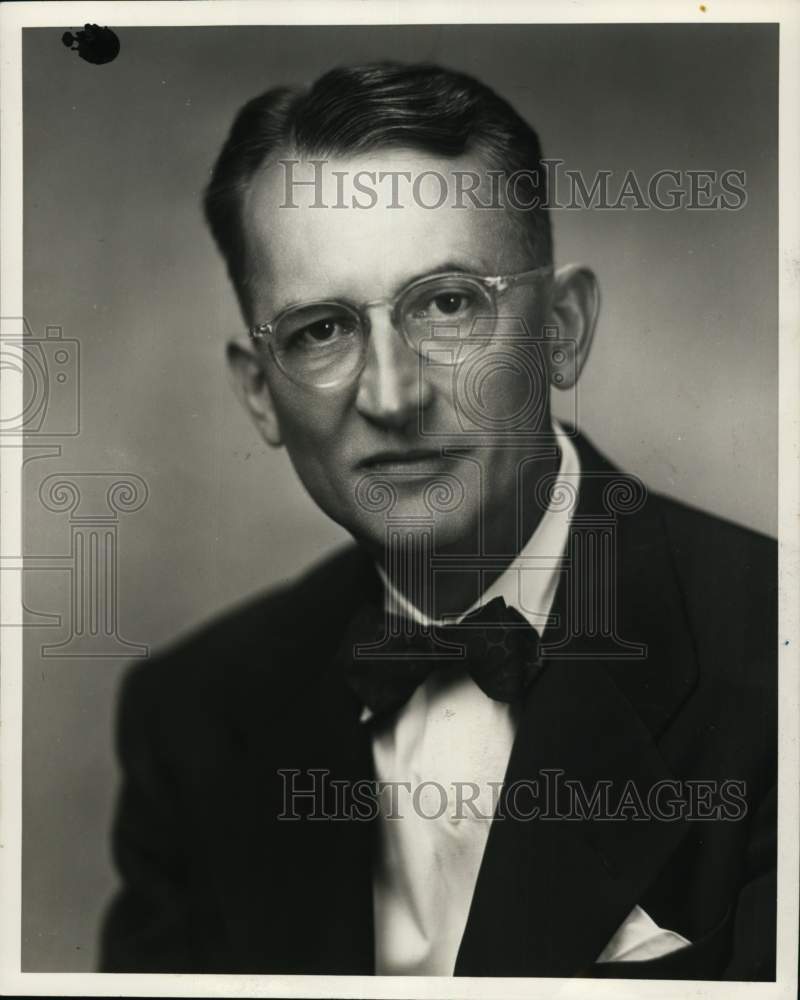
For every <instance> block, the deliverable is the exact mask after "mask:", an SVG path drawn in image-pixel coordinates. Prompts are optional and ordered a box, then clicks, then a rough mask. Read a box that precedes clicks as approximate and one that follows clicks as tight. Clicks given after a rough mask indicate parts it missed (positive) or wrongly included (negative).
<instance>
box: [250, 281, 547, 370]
mask: <svg viewBox="0 0 800 1000" xmlns="http://www.w3.org/2000/svg"><path fill="white" fill-rule="evenodd" d="M552 273H553V267H552V265H550V264H546V265H542V266H540V267H534V268H531V269H529V270H527V271H517V272H515V273H512V274H493V275H479V274H471V273H469V272H467V271H443V272H441V273H436V272H433V273H432V274H425V275H422V276H421V277H419V278H415V279H414V280H413V281H410V282H409V283H408V284H407V285H405V286H404V287H403V288H401V289H400V291H399V292H398V293H397V295H395V296H394V297H393V298H382V299H370V300H369V301H368V302H364V303H362V304H361V305H360V306H356V305H355V304H354V303H352V302H349V301H347V300H346V299H314V300H312V301H309V302H299V303H295V304H294V305H290V306H287V307H286V308H285V309H281V311H280V312H278V313H277V314H276V315H275V316H273V318H272V319H271V320H268V321H267V322H265V323H257V324H256V325H255V326H251V327H248V330H247V333H248V335H249V337H250V339H251V340H252V341H253V342H254V343H256V344H258V345H263V344H267V345H268V347H269V350H270V353H271V355H272V357H273V360H274V361H275V364H276V365H277V366H278V368H279V369H280V370H281V371H282V372H283V374H284V375H285V376H286V377H287V378H288V379H290V380H291V381H292V382H294V383H296V384H297V385H300V386H302V387H303V388H306V389H332V388H336V387H339V386H341V385H344V384H346V383H349V382H351V381H354V380H355V379H357V378H358V376H359V375H360V374H361V372H362V371H363V370H364V363H365V362H366V357H367V355H366V352H364V357H363V359H362V362H361V365H360V366H359V367H358V368H357V369H355V370H354V371H353V373H352V375H348V376H347V377H346V378H342V379H339V380H337V381H336V382H332V383H327V384H323V385H315V384H314V383H313V382H305V381H303V380H302V379H299V378H297V376H295V375H292V373H291V372H289V371H287V370H286V368H285V367H284V366H283V365H282V364H281V361H280V358H279V356H278V353H277V351H276V350H275V344H274V340H273V337H274V335H275V331H276V329H277V328H278V326H279V324H280V323H281V321H282V320H284V319H285V318H286V317H287V316H289V315H291V314H292V313H294V312H296V311H298V310H300V309H309V308H314V307H317V308H322V307H324V306H336V307H337V308H340V309H342V308H344V309H346V310H348V311H349V312H351V313H352V314H353V315H354V316H356V317H357V318H358V320H359V323H360V324H361V329H362V331H363V332H364V333H365V334H368V333H369V332H370V329H371V326H372V324H371V322H370V318H369V316H368V314H367V310H368V309H372V308H374V307H375V306H388V307H389V310H390V318H391V322H392V326H393V327H394V328H395V330H397V331H398V332H399V333H400V335H401V337H402V338H403V340H404V342H405V343H406V345H407V346H408V347H409V348H410V349H411V350H412V351H414V353H415V354H419V351H418V350H417V348H416V347H415V346H414V344H413V343H411V341H410V340H409V337H408V333H407V331H406V329H405V324H404V323H402V322H400V321H399V316H398V309H399V306H400V304H401V302H403V301H404V300H405V299H407V298H408V296H409V295H410V294H411V293H412V292H413V291H414V290H415V289H416V288H419V287H420V286H421V285H424V284H426V283H427V282H430V281H433V280H434V279H437V280H443V279H447V278H452V279H456V278H461V279H464V278H469V279H470V280H472V281H477V282H479V283H480V284H481V285H483V286H484V288H485V289H486V291H487V292H488V293H489V296H490V299H491V302H492V310H493V312H494V315H495V318H497V313H496V310H497V298H498V297H499V296H501V295H504V294H505V293H506V292H508V291H510V290H511V289H512V288H515V287H516V286H517V285H523V284H528V283H530V282H533V281H536V280H537V279H538V278H540V277H544V276H545V275H551V274H552ZM443 325H445V324H443Z"/></svg>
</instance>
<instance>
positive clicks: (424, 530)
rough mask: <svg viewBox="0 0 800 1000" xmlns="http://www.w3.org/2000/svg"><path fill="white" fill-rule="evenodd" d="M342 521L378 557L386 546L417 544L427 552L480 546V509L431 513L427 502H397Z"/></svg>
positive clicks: (459, 549)
mask: <svg viewBox="0 0 800 1000" xmlns="http://www.w3.org/2000/svg"><path fill="white" fill-rule="evenodd" d="M340 523H341V524H342V525H343V527H345V528H346V529H347V530H348V531H349V532H350V534H351V535H352V536H353V538H354V539H355V540H356V541H357V542H358V543H359V544H361V545H363V546H365V547H366V548H368V549H369V550H370V551H371V552H373V554H374V555H375V556H376V558H380V557H383V555H384V553H385V552H386V548H387V546H391V547H393V548H394V547H398V548H399V547H403V548H406V547H408V546H410V545H414V544H415V543H418V545H419V551H420V552H425V553H427V554H431V553H442V552H444V551H463V552H465V553H467V552H473V553H474V552H476V551H477V546H478V517H477V512H476V511H467V510H465V509H458V510H455V511H449V512H432V511H431V510H430V509H429V508H427V507H426V506H425V505H424V504H403V503H398V504H396V505H395V507H394V508H393V509H392V511H391V513H389V512H385V513H384V512H381V513H375V514H372V515H371V516H367V517H365V516H364V513H363V512H361V511H359V516H358V517H356V518H352V519H348V520H347V522H345V521H344V520H342V521H341V522H340Z"/></svg>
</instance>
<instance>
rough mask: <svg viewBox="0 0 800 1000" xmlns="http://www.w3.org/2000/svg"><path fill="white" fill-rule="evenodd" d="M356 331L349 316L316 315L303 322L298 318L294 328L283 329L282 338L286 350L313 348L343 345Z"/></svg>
mask: <svg viewBox="0 0 800 1000" xmlns="http://www.w3.org/2000/svg"><path fill="white" fill-rule="evenodd" d="M356 332H357V331H356V325H355V323H354V322H353V320H352V319H350V317H349V316H336V315H335V314H334V315H330V316H319V315H317V316H316V317H309V318H308V319H307V320H306V321H305V322H303V320H302V318H300V319H299V322H297V324H296V325H294V329H289V330H286V331H285V335H284V338H282V339H283V342H284V346H285V348H286V349H288V350H295V351H297V350H315V349H319V348H323V347H335V346H343V345H344V343H345V342H346V341H348V340H351V339H352V337H353V335H354V333H356Z"/></svg>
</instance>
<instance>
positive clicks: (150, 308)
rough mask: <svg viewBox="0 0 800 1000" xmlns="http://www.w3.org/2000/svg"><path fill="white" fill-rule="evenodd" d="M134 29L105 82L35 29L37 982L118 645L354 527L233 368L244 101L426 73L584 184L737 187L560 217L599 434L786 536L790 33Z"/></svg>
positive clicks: (98, 787) (694, 493) (97, 781)
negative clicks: (230, 246) (783, 214)
mask: <svg viewBox="0 0 800 1000" xmlns="http://www.w3.org/2000/svg"><path fill="white" fill-rule="evenodd" d="M112 26H113V27H115V28H116V29H117V31H118V34H119V37H120V40H121V43H122V48H121V52H120V54H119V56H118V57H117V58H116V59H115V60H114V61H113V62H111V63H109V64H106V65H101V66H97V65H91V64H90V63H88V62H86V61H84V60H82V59H80V58H78V56H77V54H76V53H74V52H70V51H68V50H67V49H66V48H65V47H64V45H63V44H62V41H61V34H62V30H63V28H58V29H52V30H51V29H47V30H45V29H35V30H28V31H26V32H25V37H24V63H23V73H24V135H25V145H24V157H25V164H24V168H25V169H24V174H25V190H24V208H25V310H26V319H27V321H28V323H29V325H30V328H31V330H32V332H33V334H34V336H35V337H37V338H44V339H46V340H47V343H46V344H45V345H44V346H42V347H41V349H40V352H39V356H38V357H39V362H40V367H44V368H45V369H46V370H47V373H48V374H47V377H48V378H49V379H50V383H49V389H50V392H49V396H48V397H47V400H46V403H47V405H48V406H49V407H50V409H49V411H48V413H47V414H46V417H47V419H45V420H43V421H41V420H40V423H39V425H38V426H36V427H34V426H33V425H31V430H33V431H35V433H34V434H32V436H31V439H30V447H29V448H28V452H27V458H28V461H27V464H26V467H25V489H26V496H25V513H26V540H25V548H26V553H27V554H29V555H30V556H36V557H38V558H37V559H36V561H35V563H34V562H33V561H32V562H31V570H30V572H28V573H27V574H26V601H27V605H28V608H29V609H30V612H29V616H28V621H29V623H30V625H31V627H30V629H29V630H28V631H27V632H26V644H25V649H26V667H25V687H24V760H23V765H24V813H23V835H24V857H23V937H22V941H23V968H25V969H27V970H42V971H56V970H65V971H68V970H90V969H92V968H93V967H94V963H95V961H96V955H97V951H96V949H97V944H96V941H97V926H98V922H99V918H100V915H101V913H102V910H103V907H104V906H105V904H106V902H107V900H108V897H109V895H110V894H111V892H112V891H113V888H114V884H115V878H114V873H113V869H112V866H111V861H110V856H109V849H108V838H107V834H108V827H109V824H110V821H111V815H112V808H113V801H114V794H115V791H116V782H117V771H116V764H115V760H114V756H113V749H112V729H113V714H114V704H115V697H116V693H117V689H118V684H119V680H120V676H121V673H122V671H123V669H124V667H125V664H126V662H127V654H128V653H133V652H136V651H137V650H136V649H135V648H133V647H130V646H125V645H123V644H122V643H123V641H124V642H127V643H133V644H138V645H139V646H146V647H150V648H157V647H159V646H160V645H162V644H164V643H166V642H168V641H170V640H171V639H173V638H174V637H176V636H178V635H180V634H181V633H184V632H185V631H186V630H188V629H190V628H191V627H192V626H194V625H196V624H198V623H199V622H201V621H203V620H204V619H206V618H207V617H208V616H209V615H211V614H212V613H214V612H216V611H219V610H220V609H222V608H224V607H226V606H228V605H231V604H233V603H235V602H236V601H237V600H239V599H241V598H243V597H244V596H245V595H247V594H250V593H252V592H253V591H256V590H258V589H260V588H263V587H265V586H268V585H269V584H271V583H273V582H275V581H278V580H282V579H285V578H286V577H288V576H290V575H292V574H293V573H294V572H296V571H297V570H298V569H299V568H300V567H302V566H304V565H306V564H308V563H309V562H311V561H313V560H315V559H317V558H318V557H320V556H321V555H322V554H323V553H324V552H325V551H327V550H329V549H330V548H331V547H333V546H334V545H336V544H338V543H341V542H342V541H343V540H344V536H343V533H342V532H341V531H340V529H338V528H337V527H336V526H334V525H333V524H331V523H329V522H327V521H326V519H325V518H324V517H323V515H321V514H320V513H318V512H317V511H316V509H315V508H314V507H313V505H312V503H311V501H310V500H309V499H307V497H306V496H305V495H304V493H303V491H302V489H301V488H300V487H299V485H298V483H297V482H296V480H295V477H294V475H293V473H292V470H291V468H290V466H289V463H288V461H287V459H286V457H285V455H284V454H283V453H276V452H272V451H270V450H268V449H267V448H266V446H265V445H264V444H262V443H261V441H260V440H259V439H258V437H257V435H256V432H255V430H254V429H253V427H252V426H251V425H250V424H249V423H248V420H247V418H246V417H245V415H244V414H243V413H242V412H240V411H239V409H238V406H237V404H236V402H235V399H234V397H233V394H232V391H231V387H230V384H229V382H228V379H227V376H226V372H225V368H224V363H223V344H224V341H225V338H226V336H227V335H228V334H229V333H231V332H232V331H233V330H235V329H236V328H237V326H238V324H239V323H240V317H239V315H238V312H237V309H236V306H235V303H234V299H233V295H232V293H231V291H230V289H229V288H228V285H227V282H226V278H225V276H224V273H223V268H222V266H221V263H220V261H219V260H218V259H217V257H216V253H215V250H214V249H213V247H212V244H211V241H210V239H209V238H208V236H207V234H206V232H205V230H204V227H203V224H202V219H201V213H200V209H199V199H200V196H201V192H202V190H203V187H204V185H205V183H206V180H207V178H208V175H209V167H210V164H211V162H212V160H213V158H214V156H215V153H216V152H217V150H218V148H219V146H220V143H221V141H222V139H223V137H224V135H225V133H226V130H227V129H228V127H229V125H230V122H231V120H232V117H233V115H234V113H235V111H236V110H237V108H238V107H239V106H240V105H241V104H242V102H243V101H244V100H246V99H247V98H249V97H251V96H253V95H255V94H256V93H259V92H261V91H263V90H265V89H266V88H268V87H270V86H272V85H274V84H278V83H284V82H289V83H302V82H304V81H308V80H310V79H312V78H314V77H315V76H317V75H318V74H320V73H321V72H323V71H324V70H326V69H328V68H330V67H331V66H333V65H335V64H341V63H349V62H356V61H366V60H375V59H382V58H393V59H399V60H404V61H415V60H433V61H439V62H442V63H443V64H446V65H449V66H452V67H455V68H458V69H463V70H466V71H467V72H469V73H473V74H475V75H476V76H478V77H479V78H481V79H483V80H485V81H486V82H488V83H490V84H491V85H493V86H494V87H495V88H496V89H498V90H499V91H500V92H501V93H502V94H503V95H505V96H506V97H507V98H509V99H510V100H511V101H512V102H513V103H514V104H515V105H516V106H517V107H518V108H519V110H520V111H521V112H522V113H523V114H524V115H526V116H527V117H528V118H529V120H530V121H531V122H532V123H533V124H534V125H535V127H536V128H537V129H538V131H539V134H540V136H541V138H542V142H543V145H544V151H545V155H546V156H548V157H559V158H562V159H563V160H564V161H565V166H566V167H569V168H573V169H580V170H582V171H584V173H586V174H587V175H589V176H591V175H593V174H594V173H595V172H596V171H599V170H611V171H613V172H614V176H615V177H617V178H621V177H622V176H623V175H624V173H625V172H626V171H627V170H628V169H630V168H633V169H635V170H636V171H637V173H638V174H639V175H641V176H643V177H649V176H650V175H652V174H653V173H655V172H656V171H658V170H660V169H666V168H670V169H677V170H684V171H685V170H693V169H694V170H705V169H710V170H719V171H723V170H731V169H736V170H743V171H745V173H746V189H747V192H748V202H747V205H746V207H745V208H743V209H742V210H741V211H737V212H690V211H685V210H681V211H675V212H659V211H634V210H632V209H628V210H627V211H611V212H609V211H606V212H603V211H577V212H567V211H561V212H556V213H555V214H554V226H555V236H556V251H557V257H558V260H559V261H560V262H565V261H570V260H583V261H585V262H587V263H589V264H591V265H593V266H594V267H595V268H596V270H597V272H598V275H599V277H600V281H601V284H602V288H603V293H604V299H603V309H602V317H601V320H600V324H599V329H598V334H597V339H596V341H595V346H594V355H593V357H592V359H591V361H590V363H589V366H588V369H587V371H586V373H585V378H584V381H583V383H582V385H581V386H580V396H579V406H580V418H581V425H582V427H584V428H585V429H587V430H588V431H589V433H590V435H591V436H592V437H593V439H594V441H595V442H596V444H598V445H599V446H600V447H601V448H602V449H603V450H605V451H606V453H607V454H609V455H610V456H611V457H612V458H613V459H614V460H616V461H617V462H618V463H619V464H621V465H622V466H624V467H625V468H627V469H628V470H630V471H632V472H636V473H638V474H639V475H640V476H641V477H642V478H643V479H644V480H645V481H646V482H647V483H648V485H649V486H650V487H652V488H655V489H659V490H663V491H666V492H667V493H669V494H672V495H674V496H676V497H679V498H680V499H682V500H685V501H688V502H689V503H691V504H694V505H697V506H699V507H702V508H705V509H707V510H710V511H713V512H716V513H718V514H721V515H724V516H725V517H728V518H731V519H733V520H735V521H738V522H740V523H742V524H746V525H750V526H752V527H754V528H757V529H759V530H761V531H764V532H768V533H774V531H775V526H776V480H777V457H776V453H777V448H776V430H777V402H776V400H777V346H778V345H777V166H776V146H777V118H776V113H777V93H776V76H777V29H776V28H774V27H772V26H769V25H760V26H725V25H718V26H703V27H701V28H697V27H688V26H680V25H679V26H670V27H656V26H626V27H616V26H592V27H590V26H582V27H567V26H561V25H555V26H547V27H524V26H523V27H521V26H503V25H495V26H473V27H452V26H451V27H408V28H394V27H387V28H364V27H352V28H321V29H317V28H289V27H281V28H166V29H165V28H149V29H142V28H136V29H126V28H125V27H124V26H119V25H112ZM64 27H68V26H64ZM72 27H74V26H72ZM47 327H56V328H60V329H61V340H62V341H63V342H64V343H63V344H62V345H61V346H60V347H59V345H58V344H57V342H56V341H57V340H58V337H57V334H58V330H57V329H56V330H51V331H50V333H51V337H50V338H49V339H48V338H45V333H46V328H47ZM59 352H60V353H59ZM78 355H79V356H78ZM58 359H60V361H59V360H58ZM59 366H61V367H59ZM61 368H63V369H64V371H65V372H66V374H67V377H66V378H65V379H64V380H62V381H60V382H59V381H57V377H56V374H55V373H56V371H59V372H61ZM37 405H38V404H37ZM563 405H566V404H563ZM78 406H79V412H78V410H77V409H76V407H78ZM32 412H33V411H32ZM73 425H74V426H73ZM59 428H60V430H61V431H64V430H70V429H72V430H75V431H77V432H78V433H75V434H72V435H71V436H64V437H58V436H56V435H57V433H58V432H59ZM56 446H59V447H56ZM87 474H90V475H87ZM53 476H56V479H53V478H50V477H53ZM62 480H63V481H69V482H71V483H72V486H71V487H69V486H61V487H59V486H58V482H60V481H62ZM120 482H124V483H127V485H124V486H119V487H117V489H116V491H115V490H114V489H113V487H114V484H115V483H120ZM70 490H71V492H70ZM109 491H110V492H109ZM80 560H82V564H81V565H82V566H83V569H82V570H76V569H75V566H76V565H77V563H78V561H80ZM90 566H95V567H96V569H97V572H98V573H99V574H100V575H99V577H94V576H93V577H92V580H94V579H99V581H100V582H99V586H100V591H101V592H102V593H101V601H100V605H99V607H100V608H101V615H102V616H103V620H102V621H101V622H99V624H98V623H97V622H95V623H94V624H92V622H87V621H86V620H85V619H86V616H87V615H88V614H89V612H88V611H87V606H88V605H87V602H86V600H84V603H83V604H81V603H80V593H81V591H80V586H81V585H83V586H86V585H87V584H86V580H85V579H84V577H86V574H88V573H89V568H87V567H90ZM115 570H116V579H117V581H118V586H117V588H116V591H114V590H113V589H112V590H110V591H106V590H105V589H104V588H105V585H106V584H105V581H112V580H113V577H114V572H115ZM76 573H77V577H76V575H75V574H76ZM103 574H105V576H103ZM90 583H91V581H90ZM91 585H94V584H93V583H92V584H91ZM103 595H105V596H103ZM84 596H85V595H84ZM114 601H116V606H115V605H114ZM89 603H91V602H89ZM42 615H50V616H52V617H50V618H42V617H40V616H42ZM37 616H39V617H37ZM93 627H94V628H95V631H96V632H97V634H98V636H99V637H100V638H99V639H97V638H94V639H92V637H91V635H89V637H88V639H87V635H88V633H91V631H92V628H93ZM81 628H83V629H84V636H83V638H81V636H80V635H78V634H77V633H78V632H79V631H80V629H81ZM90 640H91V641H90ZM104 643H105V645H104ZM59 644H63V645H60V646H59ZM45 646H47V647H51V648H48V649H43V647H45ZM64 653H72V654H74V655H72V656H69V657H67V656H64V655H62V654H64ZM94 653H99V654H100V655H98V656H95V655H90V654H94ZM110 653H113V654H115V655H109V654H110Z"/></svg>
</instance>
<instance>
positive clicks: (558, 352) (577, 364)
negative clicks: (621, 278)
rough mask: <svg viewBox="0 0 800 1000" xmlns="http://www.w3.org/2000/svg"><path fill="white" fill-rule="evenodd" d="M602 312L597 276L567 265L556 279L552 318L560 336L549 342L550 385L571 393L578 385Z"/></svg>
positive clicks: (554, 281)
mask: <svg viewBox="0 0 800 1000" xmlns="http://www.w3.org/2000/svg"><path fill="white" fill-rule="evenodd" d="M599 312H600V289H599V287H598V284H597V278H596V277H595V276H594V273H593V272H592V271H591V270H590V269H589V268H588V267H584V266H583V265H582V264H567V265H565V266H564V267H560V268H558V270H557V271H556V272H555V274H554V276H553V296H552V306H551V318H552V320H553V321H554V322H555V325H556V328H557V331H555V332H557V336H555V337H553V339H549V338H548V341H547V363H548V368H549V372H550V383H551V385H553V386H554V387H555V388H556V389H571V388H572V387H573V386H574V385H575V383H576V382H577V381H578V379H579V377H580V374H581V371H582V370H583V366H584V365H585V364H586V359H587V358H588V357H589V350H590V348H591V346H592V339H593V337H594V328H595V325H596V323H597V316H598V313H599Z"/></svg>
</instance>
